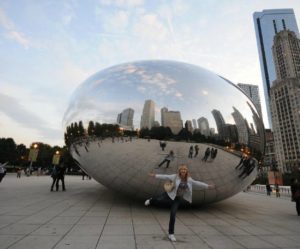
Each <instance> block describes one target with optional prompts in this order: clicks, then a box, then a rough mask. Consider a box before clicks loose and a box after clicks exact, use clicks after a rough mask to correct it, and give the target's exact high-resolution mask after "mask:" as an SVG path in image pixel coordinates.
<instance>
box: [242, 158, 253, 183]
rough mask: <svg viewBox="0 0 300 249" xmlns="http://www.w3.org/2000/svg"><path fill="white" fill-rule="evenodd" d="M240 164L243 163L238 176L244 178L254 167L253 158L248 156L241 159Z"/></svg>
mask: <svg viewBox="0 0 300 249" xmlns="http://www.w3.org/2000/svg"><path fill="white" fill-rule="evenodd" d="M242 165H243V171H242V173H241V174H239V177H242V176H244V177H243V179H244V178H246V177H247V176H248V175H250V174H251V172H252V171H253V170H254V169H255V160H254V159H253V158H251V157H249V158H247V159H245V160H244V161H243V164H242Z"/></svg>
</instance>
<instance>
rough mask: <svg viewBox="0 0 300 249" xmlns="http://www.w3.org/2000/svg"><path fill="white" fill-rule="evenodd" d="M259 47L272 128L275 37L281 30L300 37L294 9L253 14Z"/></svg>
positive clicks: (267, 107)
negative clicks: (271, 98)
mask: <svg viewBox="0 0 300 249" xmlns="http://www.w3.org/2000/svg"><path fill="white" fill-rule="evenodd" d="M253 19H254V26H255V33H256V40H257V47H258V53H259V60H260V67H261V74H262V79H263V87H264V96H265V101H266V109H267V114H268V121H269V124H270V126H272V121H271V112H270V88H271V86H272V82H273V81H274V80H275V79H276V74H275V67H274V60H273V55H272V45H273V39H274V36H275V35H276V34H277V33H278V32H279V31H281V30H291V31H294V32H295V34H296V35H297V36H298V37H300V36H299V30H298V26H297V22H296V18H295V14H294V10H293V9H271V10H263V11H262V12H255V13H254V14H253Z"/></svg>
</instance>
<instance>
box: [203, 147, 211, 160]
mask: <svg viewBox="0 0 300 249" xmlns="http://www.w3.org/2000/svg"><path fill="white" fill-rule="evenodd" d="M209 155H210V148H209V147H207V148H206V151H205V153H204V157H203V158H202V161H204V162H206V161H207V158H208V157H209Z"/></svg>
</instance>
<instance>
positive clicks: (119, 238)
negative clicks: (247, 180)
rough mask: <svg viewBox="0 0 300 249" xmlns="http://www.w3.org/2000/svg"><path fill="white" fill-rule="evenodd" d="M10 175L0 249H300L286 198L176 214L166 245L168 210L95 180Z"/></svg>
mask: <svg viewBox="0 0 300 249" xmlns="http://www.w3.org/2000/svg"><path fill="white" fill-rule="evenodd" d="M50 184H51V179H50V177H49V176H40V177H37V176H30V177H25V176H22V177H21V179H17V178H16V176H15V175H14V174H8V175H7V176H6V177H5V178H4V179H3V181H2V182H1V183H0V197H1V202H0V249H27V248H28V249H35V248H36V249H69V248H70V249H71V248H72V249H77V248H78V249H110V248H111V249H118V248H124V249H150V248H162V249H168V248H172V249H194V248H195V249H196V248H197V249H201V248H204V249H227V248H229V249H234V248H237V249H239V248H243V249H245V248H246V249H247V248H249V249H270V248H282V249H296V248H299V249H300V236H299V231H300V217H299V216H297V215H296V210H295V203H293V202H291V201H290V200H289V199H287V198H275V197H273V196H272V197H268V196H266V195H262V194H255V193H251V192H250V193H248V192H247V193H245V192H241V193H239V194H237V195H236V196H234V197H232V198H230V199H227V200H224V201H222V202H219V203H215V204H211V205H207V206H202V207H198V208H190V209H187V210H179V211H178V214H177V219H176V225H175V235H176V238H177V240H178V241H177V242H175V243H172V242H170V241H169V240H168V238H167V230H168V220H169V210H168V209H159V208H155V207H145V206H144V205H143V203H140V202H136V201H133V200H130V199H129V198H127V197H122V196H119V195H118V194H117V193H115V192H112V191H111V190H108V189H107V188H105V187H103V186H102V185H100V184H98V183H97V182H95V181H94V180H84V181H83V180H81V177H80V176H66V187H67V191H66V192H61V191H59V192H50Z"/></svg>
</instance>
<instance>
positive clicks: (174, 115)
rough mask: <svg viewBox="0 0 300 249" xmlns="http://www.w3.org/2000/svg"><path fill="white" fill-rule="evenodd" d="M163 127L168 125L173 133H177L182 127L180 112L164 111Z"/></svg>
mask: <svg viewBox="0 0 300 249" xmlns="http://www.w3.org/2000/svg"><path fill="white" fill-rule="evenodd" d="M164 115H165V116H164V117H165V119H164V127H169V128H170V129H171V131H172V133H173V134H174V135H177V134H178V133H179V132H180V131H181V129H182V128H183V122H182V119H181V114H180V112H178V111H166V112H165V113H164Z"/></svg>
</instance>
